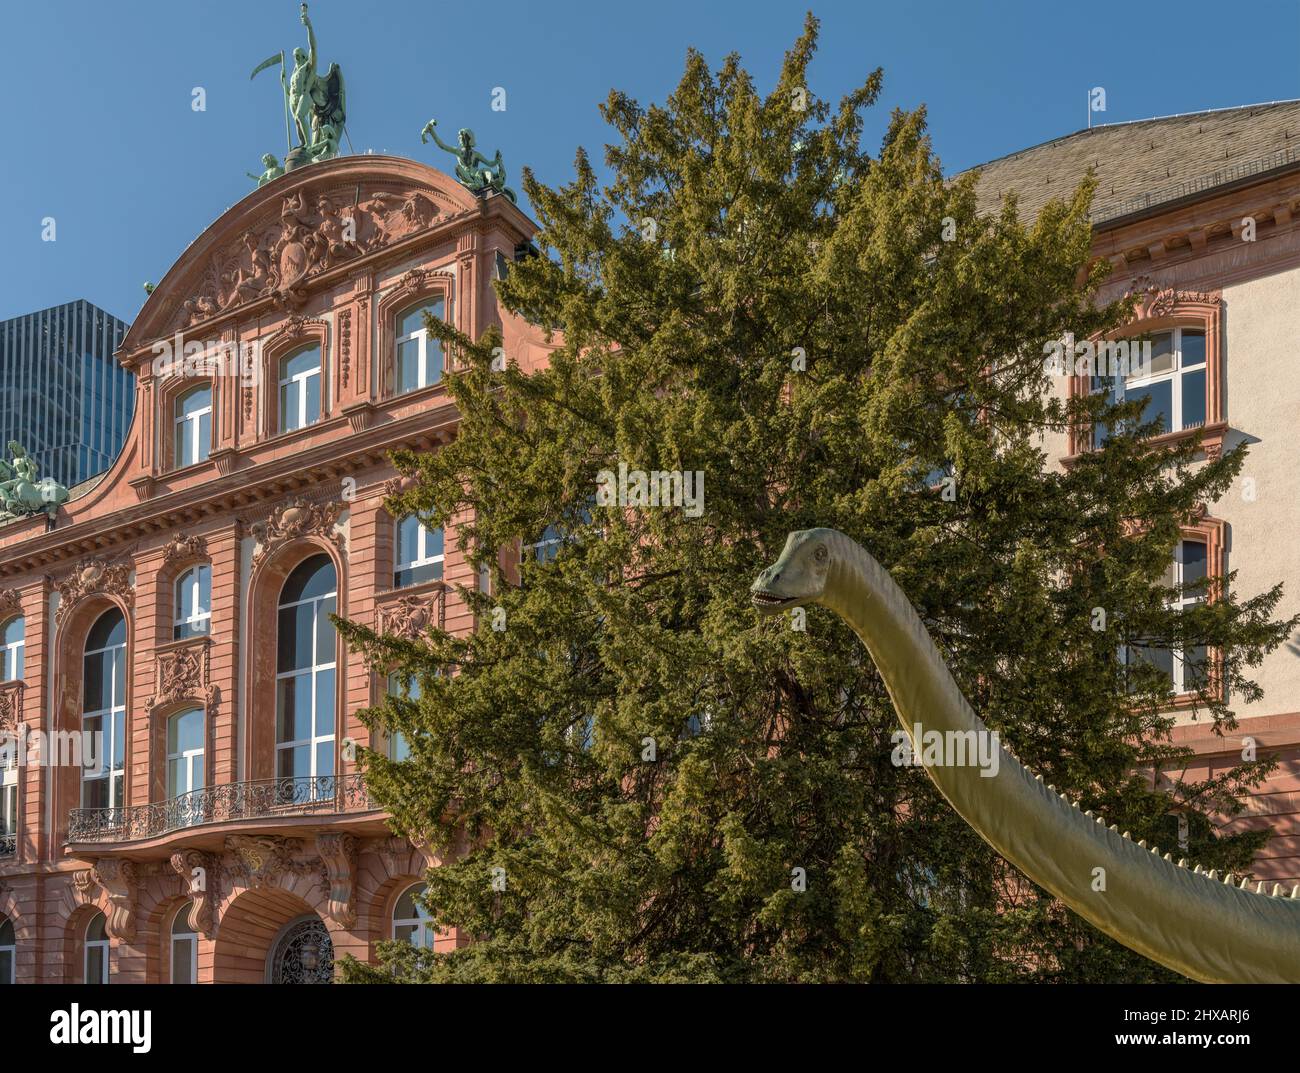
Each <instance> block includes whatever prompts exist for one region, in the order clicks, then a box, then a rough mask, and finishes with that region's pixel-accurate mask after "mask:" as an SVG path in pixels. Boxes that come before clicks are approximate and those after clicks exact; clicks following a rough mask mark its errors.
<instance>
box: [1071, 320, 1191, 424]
mask: <svg viewBox="0 0 1300 1073" xmlns="http://www.w3.org/2000/svg"><path fill="white" fill-rule="evenodd" d="M1207 369H1208V364H1207V361H1206V351H1205V332H1204V331H1203V330H1202V329H1200V328H1174V329H1172V330H1170V331H1164V332H1156V333H1155V334H1154V335H1153V336H1152V337H1151V364H1150V367H1149V368H1145V369H1142V370H1141V373H1142V375H1140V376H1138V375H1129V376H1109V377H1102V376H1095V377H1093V381H1092V383H1093V390H1094V391H1099V390H1100V391H1105V392H1107V393H1108V394H1109V395H1110V397H1111V399H1112V401H1114V402H1123V401H1125V400H1126V399H1137V398H1142V399H1144V400H1145V403H1144V405H1143V408H1142V414H1141V416H1140V417H1139V418H1138V422H1139V424H1147V423H1149V422H1151V421H1153V420H1155V419H1156V418H1159V419H1160V421H1161V432H1181V431H1184V430H1187V429H1194V428H1199V427H1200V426H1202V425H1204V424H1205V414H1206V402H1207V394H1206V390H1207V385H1208V381H1207V379H1206V374H1207ZM1109 435H1110V433H1109V430H1108V429H1107V428H1106V426H1104V425H1101V424H1099V425H1098V426H1097V428H1096V429H1095V431H1094V443H1095V444H1096V446H1098V447H1100V446H1102V444H1104V443H1105V442H1106V440H1107V439H1108V438H1109Z"/></svg>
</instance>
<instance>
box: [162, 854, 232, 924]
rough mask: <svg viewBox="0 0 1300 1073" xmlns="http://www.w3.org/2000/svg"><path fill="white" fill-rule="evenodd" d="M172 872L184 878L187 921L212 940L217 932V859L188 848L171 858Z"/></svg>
mask: <svg viewBox="0 0 1300 1073" xmlns="http://www.w3.org/2000/svg"><path fill="white" fill-rule="evenodd" d="M171 866H172V870H173V871H174V872H175V873H176V874H177V875H178V876H180V877H181V881H182V883H184V885H185V893H186V895H187V896H188V897H189V900H190V912H189V918H188V922H189V925H190V927H191V928H193V929H194V930H195V931H196V932H198V933H199V934H200V935H204V936H206V937H207V938H209V939H211V938H212V937H213V935H214V934H215V933H216V930H217V912H216V905H217V899H218V898H219V897H220V891H219V889H218V886H217V879H218V876H219V872H220V869H219V868H218V858H217V857H215V856H214V855H213V854H211V853H204V852H203V851H202V850H197V849H186V850H181V851H180V852H179V853H173V854H172V856H171Z"/></svg>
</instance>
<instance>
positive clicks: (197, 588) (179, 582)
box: [172, 563, 212, 641]
mask: <svg viewBox="0 0 1300 1073" xmlns="http://www.w3.org/2000/svg"><path fill="white" fill-rule="evenodd" d="M205 573H206V575H207V579H208V599H207V605H208V606H206V607H204V606H203V600H202V599H201V597H202V595H203V576H204V574H205ZM187 579H188V585H189V587H190V590H191V592H190V595H191V596H192V598H193V600H192V604H193V607H194V608H195V611H194V614H192V615H190V617H189V618H183V617H182V615H183V614H184V607H185V604H184V602H183V601H182V599H181V589H182V587H183V586H185V585H186V583H187ZM175 596H176V599H175V605H174V606H175V611H174V615H175V622H174V623H173V626H172V637H173V639H175V640H177V641H180V640H184V639H185V638H188V637H195V636H197V635H199V634H207V633H211V632H212V567H211V566H209V565H208V564H207V563H197V564H195V565H194V566H191V567H190V568H189V569H188V570H186V571H185V572H184V573H183V574H181V576H180V577H178V578H177V579H176V586H175ZM200 625H201V626H202V629H200V628H199V627H200ZM184 626H188V627H190V632H189V633H186V634H184V635H182V633H181V628H182V627H184Z"/></svg>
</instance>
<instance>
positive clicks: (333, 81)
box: [247, 4, 347, 186]
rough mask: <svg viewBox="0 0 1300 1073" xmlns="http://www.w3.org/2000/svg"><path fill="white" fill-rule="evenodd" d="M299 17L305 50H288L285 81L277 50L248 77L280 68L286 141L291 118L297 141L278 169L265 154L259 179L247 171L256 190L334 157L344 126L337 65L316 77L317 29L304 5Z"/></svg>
mask: <svg viewBox="0 0 1300 1073" xmlns="http://www.w3.org/2000/svg"><path fill="white" fill-rule="evenodd" d="M299 18H300V20H301V22H302V24H303V25H304V26H306V27H307V48H306V49H305V50H304V49H302V48H295V49H294V50H293V71H292V73H291V74H289V75H288V76H287V77H286V74H285V63H284V52H283V51H280V52H277V53H276V54H275V55H273V56H270V57H268V58H267V59H265V60H263V61H262V62H261V63H259V64H258V65H257V66H256V67H255V68H254V69H253V73H252V74H251V75H249V76H248V77H249V78H250V79H253V78H256V77H257V75H258V74H259V73H260V72H262V71H265V70H266V69H267V68H268V67H275V66H277V65H278V66H279V68H280V89H281V92H282V95H283V97H284V117H285V118H284V126H285V131H284V133H285V142H286V143H289V142H290V140H291V135H290V130H289V126H290V119H292V123H293V130H294V133H296V135H297V138H298V144H297V145H296V146H291V147H290V148H289V149H288V152H287V153H286V154H285V158H284V166H283V167H281V166H280V165H279V164H277V163H276V162H275V157H273V156H272V155H271V154H270V153H267V154H266V155H265V156H263V157H262V163H263V165H264V166H265V167H266V170H265V171H264V172H263V173H262V174H261V175H253V174H252V173H251V172H250V173H247V174H248V177H249V178H250V179H255V180H257V185H258V186H262V185H263V184H265V183H269V182H270V181H271V180H272V179H277V178H279V177H280V176H281V175H283V174H284V173H285V172H287V171H293V170H294V169H295V168H300V167H302V166H304V165H305V164H313V163H315V162H316V161H318V160H330V159H331V158H333V157H336V156H338V153H339V140H340V139H341V138H342V137H343V133H344V124H345V123H346V122H347V106H346V97H347V94H346V90H345V88H344V85H343V72H342V70H340V68H339V65H338V64H337V63H331V64H330V67H329V70H328V71H326V72H325V74H324V75H320V74H318V73H317V69H316V68H317V61H316V31H315V30H314V29H312V25H311V19H309V18H308V17H307V5H306V4H303V5H302V9H301V13H300V15H299Z"/></svg>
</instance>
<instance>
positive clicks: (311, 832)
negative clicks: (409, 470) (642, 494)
mask: <svg viewBox="0 0 1300 1073" xmlns="http://www.w3.org/2000/svg"><path fill="white" fill-rule="evenodd" d="M532 231H533V226H532V225H531V224H530V222H529V221H528V220H527V219H526V217H525V216H524V215H523V214H522V213H521V212H520V211H519V209H518V208H516V207H515V206H514V204H513V203H512V202H511V201H510V200H509V199H507V198H506V197H502V196H493V197H488V198H476V197H474V196H473V195H471V194H470V193H469V192H468V191H467V190H466V189H465V188H464V187H462V186H461V185H459V184H458V183H456V182H455V181H453V180H452V179H450V178H448V177H447V176H446V175H444V174H443V173H441V172H438V171H435V170H433V169H432V168H429V167H426V166H424V165H421V164H417V163H414V162H412V161H410V160H403V159H397V158H393V157H386V156H374V155H365V156H351V157H345V158H338V159H334V160H331V161H328V162H324V163H318V164H314V165H311V166H308V167H305V168H302V169H299V170H295V171H293V172H290V173H289V174H288V175H285V176H283V177H281V178H279V179H277V180H276V181H274V182H272V183H269V184H267V185H265V186H263V187H261V188H260V189H258V190H257V191H256V192H254V193H252V194H250V195H249V196H248V197H246V198H244V199H243V201H241V202H240V203H239V204H238V205H236V206H234V207H233V208H232V209H230V210H229V211H227V212H226V213H225V214H224V215H223V216H221V218H220V219H218V220H217V221H216V222H215V223H213V224H212V226H211V227H209V228H208V229H207V230H206V231H205V232H204V233H203V234H202V235H200V236H199V238H198V239H196V240H195V241H194V243H192V244H191V246H190V247H189V249H188V250H186V251H185V253H184V255H183V256H182V257H181V258H180V260H179V261H178V262H177V263H176V264H175V265H174V266H173V267H172V269H171V270H170V271H169V272H168V273H167V275H166V276H165V277H164V278H163V280H162V282H161V284H160V285H159V286H158V287H157V289H156V290H155V291H154V292H153V294H152V295H151V296H150V297H149V299H148V301H147V302H146V303H145V305H144V308H143V309H142V310H141V313H140V316H139V317H138V319H137V320H136V322H135V324H134V325H133V326H132V328H131V330H130V331H129V333H128V334H127V336H126V338H125V339H124V340H123V341H122V343H121V346H120V348H119V350H118V352H117V357H118V360H119V361H120V363H121V364H122V366H124V367H125V368H126V369H129V370H130V371H131V373H132V374H133V376H134V380H135V385H136V387H135V391H136V408H135V419H134V422H133V424H132V426H131V429H130V432H129V435H128V437H127V441H126V445H125V447H124V448H123V450H122V452H121V454H120V455H119V456H118V458H117V460H116V462H115V463H114V465H113V466H112V468H111V469H109V470H108V471H107V472H105V473H103V474H102V475H101V476H99V477H98V478H96V479H94V480H92V481H88V482H85V483H84V484H82V485H80V486H78V487H76V488H74V489H73V494H72V497H71V499H70V500H69V502H68V503H67V504H66V505H64V507H63V508H61V509H60V510H59V512H58V515H57V517H56V518H55V519H54V524H53V526H52V527H50V528H47V525H46V521H45V518H44V516H38V517H34V518H29V519H19V520H14V521H10V522H9V523H7V524H4V525H0V635H2V637H3V648H2V649H0V651H2V652H3V656H4V660H5V662H4V667H3V675H0V677H3V679H4V681H3V682H0V730H3V731H7V732H9V734H10V739H9V740H10V741H12V742H15V744H21V745H22V748H21V749H20V748H11V750H10V752H9V755H8V760H9V761H10V762H9V763H7V764H5V765H4V767H3V774H2V775H0V981H3V982H11V981H12V982H19V983H22V982H81V981H89V982H99V981H103V982H108V981H121V982H130V981H162V982H168V981H170V982H176V983H186V982H205V981H238V982H254V981H257V982H260V981H263V980H268V981H284V982H310V981H313V980H318V979H328V977H329V975H330V973H331V971H332V965H333V962H334V960H335V959H336V958H338V957H339V956H340V955H342V954H344V953H351V954H354V955H356V956H357V957H360V958H363V959H366V958H371V957H373V951H374V945H375V943H376V942H378V941H380V940H383V939H391V938H394V937H397V938H407V939H410V940H411V941H415V942H421V943H437V944H439V945H442V946H445V945H447V944H455V943H457V942H458V941H460V940H459V938H458V937H457V936H456V935H454V934H438V935H435V934H433V932H432V930H431V929H430V927H429V926H428V924H427V921H425V920H424V918H423V915H422V911H421V910H419V909H418V907H417V906H416V905H415V903H414V902H413V901H412V898H411V894H412V892H413V890H414V889H418V886H419V885H420V883H421V877H422V875H423V873H424V871H425V869H426V868H427V867H428V866H429V864H430V863H435V862H433V861H432V859H431V857H430V856H428V855H427V854H426V853H425V852H424V851H423V850H422V849H421V848H419V847H416V846H412V845H411V844H409V843H408V842H407V841H406V840H405V839H402V838H395V837H392V836H391V833H390V832H389V830H388V829H387V828H386V826H385V824H384V815H383V813H382V812H381V811H379V810H378V809H377V808H376V807H375V805H374V803H373V802H372V801H370V799H369V798H368V796H367V794H366V789H365V786H364V784H363V783H362V781H361V777H360V775H359V774H358V773H357V767H356V762H355V753H354V750H353V745H354V744H356V745H370V744H371V742H370V739H369V735H368V732H367V731H366V729H365V728H364V727H363V726H362V725H361V724H360V722H359V721H358V720H357V719H356V718H355V715H354V713H355V712H356V711H357V710H358V709H360V708H363V707H366V706H368V705H370V704H372V703H374V702H375V701H376V700H377V699H378V698H379V697H380V695H381V694H382V691H383V690H385V689H386V688H387V683H386V681H385V680H384V679H383V677H382V676H381V675H378V674H376V673H374V672H373V671H372V670H371V669H369V668H368V667H367V666H366V665H364V663H363V662H362V661H361V659H360V657H359V655H356V654H353V653H349V652H347V651H345V650H344V647H343V645H342V643H341V641H340V640H339V639H338V637H337V636H336V635H335V631H334V630H333V627H332V626H331V624H330V622H329V618H328V615H329V614H330V613H331V612H337V613H338V614H340V615H342V616H344V617H347V618H349V619H352V620H354V621H361V622H365V623H367V624H372V625H375V626H377V627H378V628H379V629H380V630H382V631H385V632H390V633H391V632H398V633H403V632H404V633H407V634H414V633H417V632H418V631H419V630H420V629H421V628H423V627H424V626H426V625H428V624H430V623H436V624H438V625H440V626H444V627H446V628H449V629H453V630H456V629H470V628H472V626H473V622H472V617H471V616H470V615H469V613H468V612H467V610H466V608H465V607H464V605H463V603H462V601H461V600H460V599H459V598H458V597H457V595H456V593H455V592H454V591H453V588H452V586H454V585H455V584H457V583H465V584H470V585H472V584H474V583H475V578H474V576H473V573H474V572H473V571H472V570H471V569H470V568H469V567H468V566H467V564H466V563H465V562H464V561H463V559H462V557H461V555H460V554H459V552H458V551H457V549H456V547H455V546H454V545H455V541H454V540H453V541H448V542H446V544H444V542H443V537H442V533H441V532H436V531H435V532H429V531H426V530H424V529H423V527H422V526H421V525H420V524H419V523H418V521H417V520H416V519H414V518H408V519H398V518H394V517H392V516H391V515H389V513H388V512H387V511H386V510H385V508H384V498H385V496H386V494H390V493H391V492H392V491H393V490H394V488H395V486H394V484H393V482H394V480H395V473H394V471H393V469H392V467H391V465H390V464H389V462H388V452H390V451H391V450H393V449H395V448H398V447H412V448H417V449H425V450H432V449H436V447H437V445H438V444H439V443H442V442H445V441H446V440H447V439H448V438H449V437H450V436H451V435H452V434H453V430H454V427H455V414H454V409H453V406H452V404H451V402H450V400H449V398H448V395H447V391H446V376H447V375H449V374H450V373H451V372H452V371H453V369H452V364H453V361H452V359H449V357H448V355H447V354H445V353H444V352H443V348H442V346H441V344H440V342H439V341H438V340H437V339H435V338H433V337H430V336H427V333H426V332H425V331H424V328H423V319H422V317H421V313H422V312H423V311H424V310H426V309H427V310H431V311H433V312H434V313H435V314H437V315H439V316H441V317H444V318H446V319H448V320H449V321H450V322H451V323H453V324H454V325H455V326H456V327H457V328H459V329H460V330H461V331H464V332H466V333H468V334H470V335H471V336H474V337H477V336H478V335H479V334H480V333H481V332H482V331H484V330H485V329H486V328H487V327H488V326H489V325H491V324H497V325H499V326H500V327H501V329H502V331H503V335H504V341H505V346H506V348H507V352H508V353H509V355H510V357H511V358H512V359H513V360H516V361H518V362H519V363H520V364H521V365H522V366H524V367H528V366H529V365H530V364H533V363H535V362H538V361H541V360H544V357H545V351H546V347H545V345H544V343H543V342H542V340H541V337H540V335H539V333H537V332H536V331H535V330H534V329H532V328H531V327H530V326H529V325H527V324H524V323H522V322H517V321H515V320H514V319H513V318H511V317H509V316H504V317H503V315H502V313H501V312H500V311H499V310H498V308H497V306H496V304H495V300H494V294H493V290H492V287H491V282H492V279H493V278H494V276H495V275H496V274H497V273H499V272H501V271H504V270H507V268H508V265H509V263H510V262H511V261H512V260H514V258H515V257H516V254H517V251H519V250H521V249H522V248H523V247H524V246H525V245H526V244H527V242H528V239H529V236H530V234H531V233H532ZM169 347H170V348H171V349H170V350H169V349H168V348H169ZM187 348H188V350H187ZM187 353H188V355H189V357H191V358H192V359H193V360H191V361H189V362H186V361H185V360H184V357H185V356H186V354H187ZM173 359H175V360H173ZM209 359H211V360H209ZM82 731H86V732H89V733H88V734H85V735H83V734H82V733H81V732H82ZM37 732H39V733H40V734H43V735H45V737H44V739H43V742H42V743H41V744H43V746H44V748H45V750H46V751H45V753H44V754H43V756H44V758H45V759H44V760H42V759H41V758H40V757H38V756H37V754H36V747H35V742H36V739H37ZM96 735H98V736H96ZM93 741H100V742H102V749H101V752H102V755H98V756H94V757H93V758H92V757H90V756H88V755H83V756H81V757H76V756H73V755H72V754H71V750H72V749H73V748H74V747H75V746H77V745H85V746H86V747H87V748H89V747H90V743H91V742H93ZM374 744H375V745H376V746H377V747H385V748H387V747H393V748H400V742H394V743H374ZM60 750H62V751H60ZM19 760H21V761H22V762H18V761H19ZM92 760H93V763H92Z"/></svg>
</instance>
